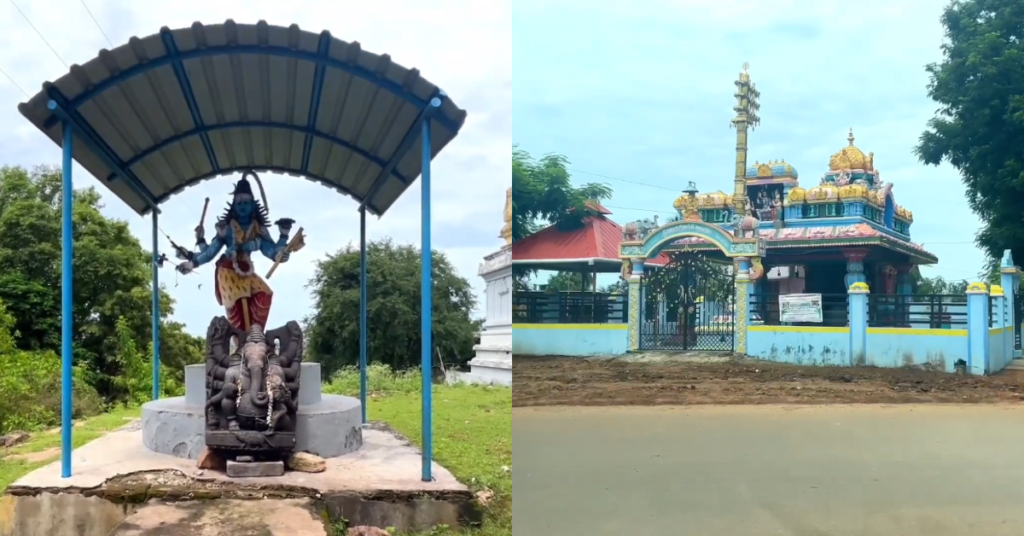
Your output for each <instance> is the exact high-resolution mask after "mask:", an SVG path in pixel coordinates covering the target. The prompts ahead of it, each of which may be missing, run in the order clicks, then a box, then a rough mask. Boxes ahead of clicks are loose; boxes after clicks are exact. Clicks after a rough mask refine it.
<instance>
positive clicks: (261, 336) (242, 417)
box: [205, 316, 302, 458]
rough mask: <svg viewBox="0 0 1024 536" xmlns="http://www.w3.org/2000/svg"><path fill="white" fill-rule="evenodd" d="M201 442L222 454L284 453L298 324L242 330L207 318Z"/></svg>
mask: <svg viewBox="0 0 1024 536" xmlns="http://www.w3.org/2000/svg"><path fill="white" fill-rule="evenodd" d="M206 347H207V352H206V354H207V355H206V386H207V391H206V411H205V414H206V445H207V447H209V448H211V449H214V450H222V451H227V453H228V454H236V455H237V454H246V455H253V454H255V455H260V456H261V457H263V458H279V457H282V456H286V455H287V454H288V453H290V452H291V451H292V450H293V449H294V447H295V423H296V414H297V412H298V394H299V375H300V371H301V365H302V329H301V328H300V327H299V324H298V323H297V322H294V321H292V322H288V323H287V324H286V325H285V326H284V327H281V328H277V329H274V330H270V331H267V332H264V330H263V327H262V326H260V325H259V324H252V325H251V326H250V327H249V329H248V331H246V332H243V331H241V330H239V329H237V328H236V327H234V326H233V325H232V323H231V322H230V321H228V319H227V318H225V317H223V316H219V317H216V318H214V319H213V321H212V322H211V323H210V327H209V329H208V330H207V337H206Z"/></svg>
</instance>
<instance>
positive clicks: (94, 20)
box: [79, 0, 114, 48]
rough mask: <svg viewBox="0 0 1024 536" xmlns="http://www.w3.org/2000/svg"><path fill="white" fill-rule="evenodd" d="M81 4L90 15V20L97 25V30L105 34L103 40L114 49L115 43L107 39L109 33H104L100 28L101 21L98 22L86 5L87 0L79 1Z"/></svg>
mask: <svg viewBox="0 0 1024 536" xmlns="http://www.w3.org/2000/svg"><path fill="white" fill-rule="evenodd" d="M79 2H81V3H82V7H84V8H85V12H86V13H88V14H89V18H90V19H92V23H93V24H95V25H96V29H97V30H99V31H100V33H101V34H103V38H104V39H106V40H107V44H108V45H110V48H114V43H113V42H111V41H110V38H109V37H107V32H104V31H103V27H102V26H100V21H98V20H96V17H95V16H93V14H92V10H91V9H89V6H88V5H86V3H85V0H79Z"/></svg>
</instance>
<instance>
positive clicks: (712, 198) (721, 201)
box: [697, 191, 731, 207]
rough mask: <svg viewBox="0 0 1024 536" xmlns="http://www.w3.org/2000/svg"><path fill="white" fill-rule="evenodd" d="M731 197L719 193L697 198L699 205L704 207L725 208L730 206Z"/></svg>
mask: <svg viewBox="0 0 1024 536" xmlns="http://www.w3.org/2000/svg"><path fill="white" fill-rule="evenodd" d="M730 197H731V196H728V195H725V192H722V191H717V192H711V193H709V194H702V195H698V196H697V204H698V205H699V206H702V207H724V206H726V205H728V204H729V201H730Z"/></svg>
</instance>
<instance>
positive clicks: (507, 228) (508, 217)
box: [501, 188, 512, 246]
mask: <svg viewBox="0 0 1024 536" xmlns="http://www.w3.org/2000/svg"><path fill="white" fill-rule="evenodd" d="M504 219H505V225H504V226H502V228H501V238H504V239H505V245H506V246H508V245H511V244H512V188H509V189H508V190H505V218H504Z"/></svg>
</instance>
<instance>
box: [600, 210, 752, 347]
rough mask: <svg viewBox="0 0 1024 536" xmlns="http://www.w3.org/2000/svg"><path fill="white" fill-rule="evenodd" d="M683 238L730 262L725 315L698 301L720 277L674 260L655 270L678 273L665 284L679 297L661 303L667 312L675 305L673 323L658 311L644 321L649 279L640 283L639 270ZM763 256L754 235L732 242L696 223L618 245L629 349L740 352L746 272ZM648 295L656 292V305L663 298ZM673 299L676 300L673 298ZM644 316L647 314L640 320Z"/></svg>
mask: <svg viewBox="0 0 1024 536" xmlns="http://www.w3.org/2000/svg"><path fill="white" fill-rule="evenodd" d="M683 238H699V239H702V240H705V241H707V242H709V243H711V244H714V245H715V246H716V247H717V248H718V249H719V250H720V251H721V252H722V254H723V255H725V256H726V257H727V258H729V259H732V260H733V267H734V268H733V270H732V273H731V274H730V276H731V277H732V278H733V279H732V281H733V282H734V283H733V284H734V285H735V291H734V293H733V295H732V296H731V298H732V300H731V304H732V305H729V306H728V307H729V311H728V312H727V313H723V312H722V311H718V310H716V309H715V307H718V308H721V306H722V304H718V305H711V304H710V303H709V302H708V301H706V300H705V299H704V298H705V296H704V294H705V293H707V292H713V290H714V289H713V287H714V285H713V284H712V285H709V284H708V282H709V281H719V282H720V281H722V280H723V277H722V274H715V273H713V270H708V269H707V268H706V267H705V268H702V267H701V263H700V262H695V259H693V258H690V257H680V258H679V259H678V261H679V262H678V266H676V265H673V264H670V265H668V266H666V267H665V268H662V269H660V270H672V269H676V268H678V269H679V270H680V274H678V275H679V276H680V277H678V278H676V280H675V281H673V282H671V283H670V285H675V286H678V287H680V288H682V289H683V290H682V291H681V293H680V292H674V293H668V294H669V295H668V296H667V301H669V302H671V303H669V304H667V307H677V306H678V307H679V310H678V311H677V314H676V315H675V316H674V318H669V317H667V315H665V314H664V312H659V313H657V314H658V315H659V316H658V318H657V319H655V320H647V321H645V316H650V312H649V311H647V309H650V308H649V307H646V305H647V304H646V302H645V301H646V299H647V298H648V296H647V294H648V289H646V288H645V285H644V282H645V281H646V280H647V279H650V278H645V275H646V274H645V270H644V265H645V263H646V262H647V260H648V259H653V258H655V257H657V256H658V255H659V254H661V253H662V252H663V251H665V250H667V249H669V248H670V246H671V245H672V244H674V243H675V242H677V241H678V240H680V239H683ZM764 253H765V246H764V241H763V240H761V239H760V238H757V237H756V236H753V237H736V236H734V235H733V234H732V233H730V232H728V231H726V230H725V229H722V228H721V227H719V226H717V225H714V224H709V223H705V222H703V221H696V220H683V221H678V222H672V223H669V224H666V225H663V226H662V227H659V228H657V229H655V230H652V231H651V232H650V233H649V234H647V236H645V237H644V238H643V239H642V240H633V241H624V242H623V243H622V244H621V245H620V246H619V255H620V257H621V258H622V259H623V261H624V262H625V263H629V267H630V268H631V270H630V271H629V273H628V274H627V275H628V281H629V350H630V351H640V350H649V349H655V350H656V349H671V350H719V351H735V352H741V353H742V352H745V351H746V333H747V323H748V317H749V306H748V302H749V299H748V297H749V294H750V281H751V268H752V267H754V266H758V267H759V266H760V257H761V256H763V255H764ZM705 266H706V265H705ZM695 267H696V269H695ZM701 270H703V271H701ZM673 275H676V274H673ZM661 286H664V284H662V285H661ZM652 290H655V291H656V292H658V299H659V300H662V301H666V296H665V295H664V294H663V293H662V292H660V288H658V289H652ZM694 292H695V293H696V294H700V296H697V295H696V294H695V295H694V296H689V294H691V293H694ZM675 294H678V295H679V296H675ZM684 298H685V299H684ZM698 303H699V304H700V305H698ZM665 305H666V304H662V305H659V307H662V308H663V309H664V307H663V306H665ZM645 307H646V308H645ZM645 312H647V313H648V314H647V315H645V314H644V313H645ZM714 313H720V314H714ZM669 320H671V321H669ZM648 332H651V333H648ZM642 339H643V340H645V341H651V340H653V341H655V343H654V344H642ZM666 340H668V341H669V342H668V344H667V345H666V344H664V341H666ZM702 341H703V342H702ZM708 341H710V342H708ZM726 343H729V344H726Z"/></svg>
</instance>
